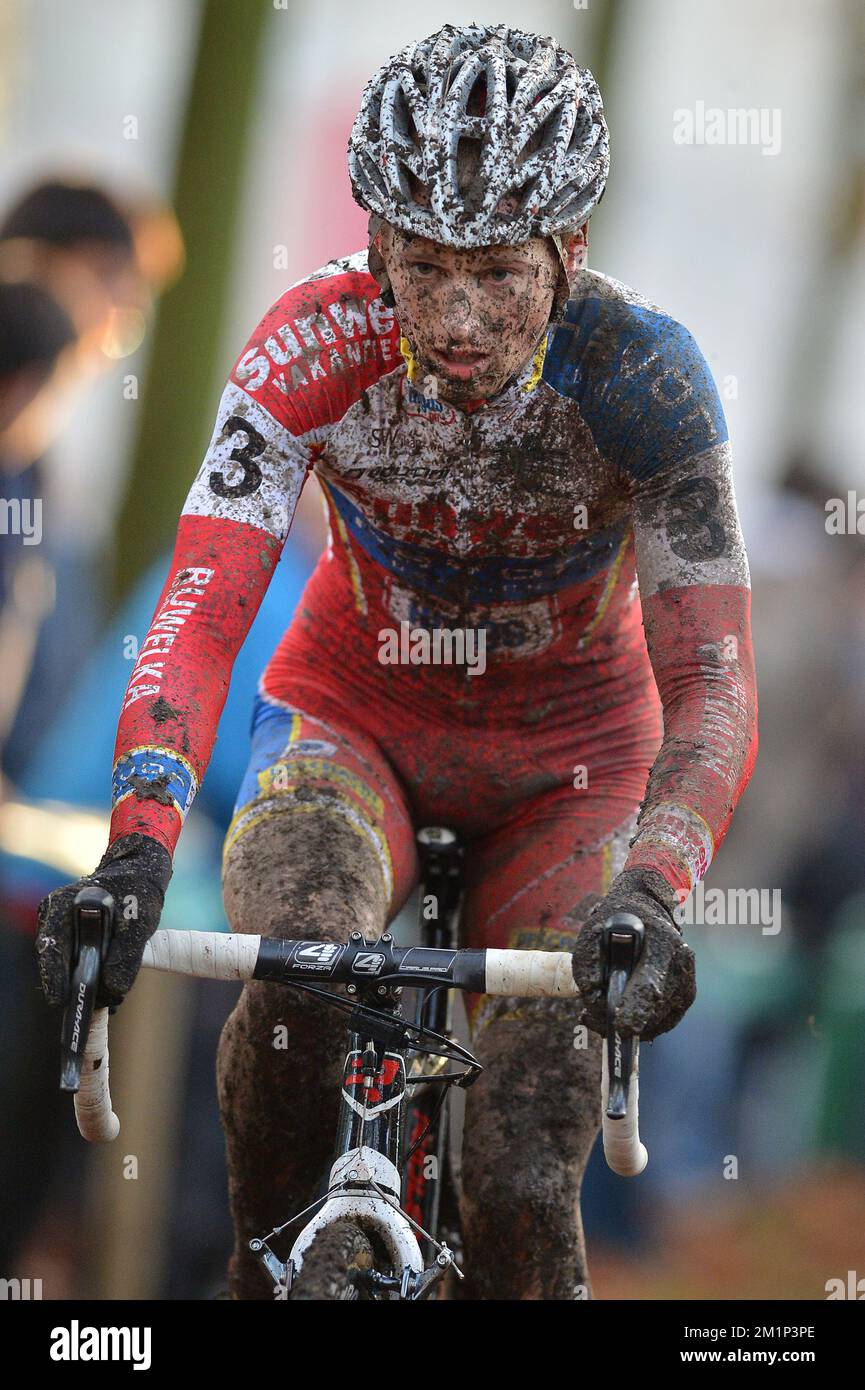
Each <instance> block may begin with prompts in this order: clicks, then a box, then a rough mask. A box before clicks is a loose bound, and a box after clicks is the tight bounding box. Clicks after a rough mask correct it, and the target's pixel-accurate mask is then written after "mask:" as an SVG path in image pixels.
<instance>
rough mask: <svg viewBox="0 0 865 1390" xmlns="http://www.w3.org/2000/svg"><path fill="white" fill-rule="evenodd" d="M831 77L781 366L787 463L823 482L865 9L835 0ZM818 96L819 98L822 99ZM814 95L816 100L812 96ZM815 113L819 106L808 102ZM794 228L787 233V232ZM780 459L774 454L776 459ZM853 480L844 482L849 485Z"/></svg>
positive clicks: (859, 118) (846, 258) (850, 236)
mask: <svg viewBox="0 0 865 1390" xmlns="http://www.w3.org/2000/svg"><path fill="white" fill-rule="evenodd" d="M838 47H839V52H838V59H837V62H838V68H837V80H836V81H835V82H834V83H833V84H832V91H831V92H830V94H829V95H830V97H833V98H834V111H833V113H832V115H833V119H831V120H830V122H828V123H827V125H828V128H827V130H826V138H825V143H824V152H825V157H826V159H827V160H828V161H829V162H830V165H831V169H832V180H831V183H830V186H829V190H828V196H827V197H826V198H825V200H821V201H820V202H819V204H817V205H815V206H809V205H808V204H807V202H806V203H804V204H803V207H802V216H803V217H807V218H812V217H816V218H818V219H819V220H820V224H821V226H822V228H823V233H824V235H823V254H822V255H821V256H818V257H817V259H816V260H815V262H814V266H813V270H812V271H811V273H810V277H807V276H804V275H803V278H802V282H801V285H800V288H799V293H798V318H799V331H798V332H797V333H794V334H793V337H792V343H791V351H790V358H789V363H788V367H787V371H788V386H787V391H786V393H785V398H784V399H785V404H786V406H787V416H786V431H787V433H786V441H785V442H786V446H787V461H789V460H793V461H796V462H798V461H799V460H800V459H802V458H804V459H805V461H806V463H807V464H808V465H810V466H813V467H815V468H816V469H817V470H818V471H819V472H820V473H821V475H822V476H824V477H825V478H826V481H827V482H828V483H830V484H833V485H838V486H841V485H843V486H844V487H846V486H847V485H848V484H847V482H845V480H844V479H843V478H838V477H836V473H835V470H836V460H835V459H834V457H826V451H825V448H824V446H823V445H822V444H821V435H822V431H823V428H824V425H825V422H826V417H827V412H828V411H829V409H830V408H831V390H832V383H833V379H834V368H835V363H836V360H837V359H836V354H837V352H838V338H839V333H840V332H843V330H844V325H845V321H846V320H847V318H848V316H849V310H848V309H847V307H846V306H847V300H848V296H849V293H850V284H851V279H852V278H853V277H855V275H856V274H857V271H856V260H857V257H858V256H859V254H860V251H861V246H862V239H863V236H865V7H863V5H862V0H843V3H842V5H841V9H840V34H839V41H838ZM823 99H825V95H824V97H823ZM815 100H817V98H815ZM815 109H817V110H819V107H815ZM795 234H796V229H795V227H792V228H791V235H792V236H795ZM783 461H785V460H783V459H782V462H783ZM854 481H856V480H850V485H851V486H852V485H853V483H854Z"/></svg>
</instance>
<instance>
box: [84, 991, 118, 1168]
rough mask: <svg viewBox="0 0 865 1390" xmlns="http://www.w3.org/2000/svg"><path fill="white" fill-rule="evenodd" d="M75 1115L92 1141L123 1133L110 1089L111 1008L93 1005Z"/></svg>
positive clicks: (103, 1139) (104, 1139) (104, 1141)
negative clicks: (109, 1016) (113, 1106)
mask: <svg viewBox="0 0 865 1390" xmlns="http://www.w3.org/2000/svg"><path fill="white" fill-rule="evenodd" d="M75 1119H76V1120H77V1121H78V1128H79V1130H80V1132H81V1134H82V1135H83V1136H84V1138H85V1139H88V1140H89V1141H90V1143H91V1144H108V1143H110V1141H111V1140H112V1139H116V1138H117V1136H118V1134H119V1133H120V1121H119V1120H118V1118H117V1116H116V1115H115V1113H114V1111H113V1110H112V1108H111V1093H110V1091H109V1089H108V1010H107V1009H94V1011H93V1018H92V1020H91V1022H90V1034H89V1036H88V1039H87V1046H86V1047H85V1049H84V1062H83V1064H82V1067H81V1089H80V1090H79V1092H78V1094H77V1095H76V1097H75Z"/></svg>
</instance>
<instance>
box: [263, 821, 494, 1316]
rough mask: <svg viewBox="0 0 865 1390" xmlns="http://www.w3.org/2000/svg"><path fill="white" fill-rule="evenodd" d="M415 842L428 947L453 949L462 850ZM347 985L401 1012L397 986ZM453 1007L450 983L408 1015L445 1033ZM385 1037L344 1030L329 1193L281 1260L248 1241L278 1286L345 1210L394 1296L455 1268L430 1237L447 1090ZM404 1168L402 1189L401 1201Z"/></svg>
mask: <svg viewBox="0 0 865 1390" xmlns="http://www.w3.org/2000/svg"><path fill="white" fill-rule="evenodd" d="M418 842H419V850H420V855H421V874H420V885H419V903H420V906H419V919H420V935H421V940H422V942H423V944H424V946H425V947H426V948H427V949H430V950H441V951H447V952H449V953H450V954H453V953H455V950H456V942H457V931H458V915H459V909H460V905H461V897H462V878H461V860H462V849H461V846H460V845H459V843H458V841H457V839H456V836H455V835H454V834H453V833H452V832H451V831H448V830H444V829H438V828H429V829H426V830H422V831H421V832H420V834H419V836H418ZM390 940H391V937H390V933H386V935H385V936H384V937H383V938H382V941H383V942H385V943H387V942H389V941H390ZM365 944H367V943H365ZM364 963H365V964H366V965H367V967H368V968H370V969H371V970H372V969H373V968H374V967H375V966H376V965H379V964H380V958H379V956H378V953H376V952H374V951H373V952H369V953H367V954H366V956H365V955H364V954H361V955H359V956H358V957H357V958H356V959H355V965H354V968H355V971H357V970H358V966H359V964H360V965H361V966H363V965H364ZM373 978H374V977H373ZM349 988H350V989H351V988H355V989H356V990H357V991H358V994H359V997H360V1000H361V1002H362V1003H366V1004H375V1005H378V1006H379V1007H381V1006H382V1004H383V1003H385V1002H386V1003H387V1005H388V1006H389V1007H390V1008H392V1009H393V1012H394V1014H396V1015H398V1014H399V1012H400V1005H399V995H400V993H401V990H400V989H399V988H396V989H388V988H387V987H386V986H380V985H372V984H367V985H365V986H349ZM452 1012H453V1010H452V992H451V991H450V990H449V989H446V988H441V989H437V990H435V991H434V992H433V993H432V995H431V996H427V995H425V994H424V993H423V992H422V991H419V993H418V1001H417V1008H416V1014H415V1024H416V1025H417V1026H418V1027H424V1028H425V1029H428V1030H431V1031H432V1032H434V1033H444V1034H446V1035H447V1034H449V1033H450V1030H451V1026H452ZM377 1033H378V1036H376V1034H377ZM386 1037H387V1030H385V1032H384V1034H382V1032H381V1029H380V1028H378V1029H377V1028H376V1025H375V1023H373V1024H372V1025H371V1026H370V1027H369V1028H367V1030H366V1032H358V1031H355V1030H353V1029H349V1031H348V1050H347V1053H346V1058H345V1063H344V1065H343V1077H342V1084H341V1105H340V1114H339V1121H338V1125H337V1137H336V1146H335V1156H334V1161H333V1165H332V1167H331V1170H330V1177H329V1180H328V1184H327V1191H326V1194H325V1197H324V1199H323V1200H322V1205H321V1207H320V1208H319V1210H318V1211H317V1212H316V1214H315V1216H313V1218H312V1220H311V1221H310V1222H309V1223H308V1224H307V1225H306V1226H305V1227H304V1228H303V1230H302V1231H301V1233H300V1235H299V1236H298V1237H297V1239H296V1240H295V1242H294V1244H293V1246H292V1248H291V1252H290V1254H289V1256H288V1259H287V1260H286V1261H285V1262H282V1261H280V1260H279V1259H278V1258H277V1256H276V1255H275V1254H274V1252H273V1251H272V1250H271V1248H270V1246H269V1245H268V1243H267V1241H268V1239H269V1238H270V1237H267V1238H265V1237H262V1238H261V1239H259V1240H256V1241H253V1242H252V1249H253V1251H254V1252H255V1253H257V1254H258V1255H259V1257H260V1258H261V1260H262V1262H263V1264H264V1266H265V1268H266V1269H267V1271H268V1273H269V1274H270V1275H271V1277H272V1278H273V1279H274V1281H275V1288H277V1289H283V1288H284V1289H285V1291H286V1294H287V1293H288V1292H289V1291H290V1289H291V1286H292V1283H293V1282H294V1279H295V1278H296V1277H297V1275H298V1274H299V1273H300V1270H301V1268H302V1267H303V1258H304V1254H305V1252H306V1250H307V1249H308V1248H309V1246H310V1244H311V1243H312V1241H313V1240H314V1239H315V1237H316V1235H317V1234H318V1232H319V1231H320V1230H322V1229H323V1228H324V1227H325V1226H328V1225H332V1224H333V1223H334V1222H336V1221H340V1220H343V1219H345V1218H349V1219H351V1220H352V1221H354V1222H355V1223H356V1224H358V1225H360V1226H361V1227H362V1228H363V1229H364V1230H365V1231H366V1232H367V1234H369V1235H372V1236H374V1237H377V1239H378V1242H379V1244H380V1245H381V1246H383V1247H384V1249H385V1251H386V1252H387V1255H388V1257H389V1259H390V1262H391V1264H392V1266H393V1267H394V1268H395V1269H398V1270H401V1271H402V1273H401V1276H400V1278H399V1280H398V1281H394V1285H393V1287H396V1286H398V1288H399V1293H398V1294H397V1297H398V1298H399V1299H400V1300H404V1301H415V1300H417V1299H420V1298H428V1297H429V1296H430V1294H431V1293H432V1291H433V1288H434V1286H435V1285H436V1284H437V1283H438V1281H439V1280H440V1279H441V1278H442V1277H443V1276H444V1274H445V1273H446V1272H447V1270H448V1268H450V1267H451V1266H453V1267H454V1268H455V1269H457V1273H459V1270H458V1267H457V1266H456V1265H455V1262H454V1259H453V1254H452V1252H451V1251H450V1250H449V1248H448V1246H447V1245H446V1244H440V1243H439V1242H438V1240H437V1239H436V1237H437V1233H438V1213H439V1203H440V1193H441V1185H442V1181H443V1180H444V1174H445V1159H446V1144H447V1133H448V1131H447V1093H446V1092H445V1096H444V1103H443V1104H441V1105H439V1104H437V1103H436V1097H435V1095H434V1092H435V1090H436V1089H437V1087H436V1083H435V1082H429V1081H427V1082H426V1083H424V1081H423V1079H422V1073H421V1076H419V1077H417V1078H415V1079H414V1082H413V1083H412V1082H407V1073H406V1058H407V1055H409V1054H410V1053H412V1052H414V1051H415V1050H414V1049H408V1048H400V1047H393V1048H387V1046H386ZM478 1070H479V1069H478ZM411 1084H415V1085H417V1086H418V1090H419V1091H420V1094H416V1095H415V1096H411V1095H409V1089H408V1087H409V1085H411ZM438 1084H442V1083H440V1082H439V1083H438ZM430 1158H433V1159H434V1160H435V1167H436V1173H435V1176H433V1177H431V1176H430V1175H428V1174H427V1172H426V1164H427V1161H428V1160H429V1159H430ZM404 1176H405V1178H406V1180H407V1181H406V1186H407V1193H406V1196H405V1200H404V1204H403V1205H400V1203H401V1202H403V1192H402V1188H403V1177H404ZM295 1219H296V1218H295ZM287 1224H288V1225H290V1224H291V1222H288V1223H287ZM281 1229H283V1230H284V1229H285V1227H283V1228H281ZM416 1232H417V1233H418V1234H419V1235H420V1236H421V1238H422V1239H424V1241H425V1243H427V1244H429V1245H430V1246H431V1247H432V1248H433V1249H434V1250H435V1251H436V1252H437V1253H436V1256H435V1260H434V1263H433V1264H432V1265H431V1266H430V1267H429V1268H426V1267H425V1262H424V1257H423V1254H422V1252H421V1246H420V1243H419V1241H418V1234H415V1233H416ZM272 1234H274V1233H272ZM460 1277H461V1275H460ZM381 1282H383V1281H381V1280H379V1283H381Z"/></svg>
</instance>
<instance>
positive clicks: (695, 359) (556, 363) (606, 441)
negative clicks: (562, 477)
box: [543, 291, 728, 481]
mask: <svg viewBox="0 0 865 1390" xmlns="http://www.w3.org/2000/svg"><path fill="white" fill-rule="evenodd" d="M543 380H544V381H546V382H547V384H548V385H549V386H551V387H552V389H553V390H554V391H557V392H558V393H559V395H562V396H566V397H568V398H569V399H571V400H574V401H576V402H577V404H578V405H579V408H580V413H581V415H582V417H583V419H584V420H585V422H586V424H587V425H588V427H589V429H590V430H591V432H592V437H593V439H594V441H595V444H596V445H597V447H598V450H599V451H600V453H602V454H603V455H604V457H605V458H607V459H608V460H609V461H610V462H611V463H612V464H613V465H614V466H615V467H617V468H618V469H619V470H620V471H621V472H622V473H624V474H626V475H628V476H629V477H631V478H632V479H634V480H635V481H641V480H645V479H647V478H650V477H652V476H653V475H654V474H655V473H657V472H658V471H659V470H660V469H661V468H664V467H668V466H670V465H674V464H676V463H678V462H681V461H682V460H683V459H686V458H690V457H693V455H695V454H699V453H702V452H703V450H705V449H708V448H711V447H712V446H713V445H715V444H721V443H723V442H724V440H726V439H727V437H728V436H727V423H726V420H725V419H724V411H723V407H722V405H721V401H720V399H719V396H718V392H717V389H716V387H715V383H714V381H713V380H712V374H711V372H710V371H709V367H708V365H707V363H706V360H705V358H704V357H703V354H702V353H701V352H700V349H699V348H698V347H697V344H696V343H695V341H694V339H693V338H692V337H691V334H690V333H689V332H688V330H687V329H686V328H684V327H683V326H682V324H680V323H677V322H676V320H675V319H672V318H670V317H669V316H668V315H667V314H663V313H661V312H660V311H659V310H655V309H651V308H648V307H646V306H643V305H638V304H632V303H629V302H628V301H627V300H626V299H624V298H615V297H607V296H605V295H601V294H592V293H591V291H590V292H589V293H588V294H587V295H586V297H584V298H578V299H574V300H572V301H571V302H570V304H569V305H568V307H567V310H566V312H565V315H564V318H563V320H562V322H561V323H560V325H559V326H558V328H557V329H556V330H555V332H554V334H553V338H552V341H551V343H550V345H549V348H548V350H547V355H546V359H545V362H544V372H543Z"/></svg>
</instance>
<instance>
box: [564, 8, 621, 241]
mask: <svg viewBox="0 0 865 1390" xmlns="http://www.w3.org/2000/svg"><path fill="white" fill-rule="evenodd" d="M633 20H634V12H633V9H632V7H631V4H630V0H591V3H589V0H586V4H585V5H584V6H578V5H577V4H576V3H575V4H574V23H573V25H572V26H571V29H570V32H569V33H567V34H564V35H563V36H562V39H561V42H562V44H563V46H564V47H565V48H568V49H570V51H571V52H572V53H573V55H574V57H575V58H576V60H577V62H578V63H579V65H580V67H583V68H589V69H590V70H591V73H592V76H593V77H594V79H595V81H596V82H597V84H598V87H599V88H600V91H601V98H602V100H603V102H604V114H605V116H606V118H607V123H608V124H609V123H610V120H611V110H612V108H611V107H610V105H609V103H610V101H611V97H612V82H613V74H614V72H615V67H616V58H617V54H618V48H619V40H620V37H621V35H622V33H623V32H624V31H625V29H626V28H627V26H628V24H629V23H633ZM610 143H611V145H612V148H613V161H614V164H613V167H615V140H614V138H613V133H612V132H611V135H610ZM603 224H604V212H603V204H601V207H600V208H599V209H598V211H597V212H596V213H595V214H594V215H593V217H592V222H591V227H590V233H589V265H590V266H591V265H597V264H598V261H599V259H603V258H602V257H600V258H599V257H598V250H599V249H600V248H601V247H602V246H603Z"/></svg>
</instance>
